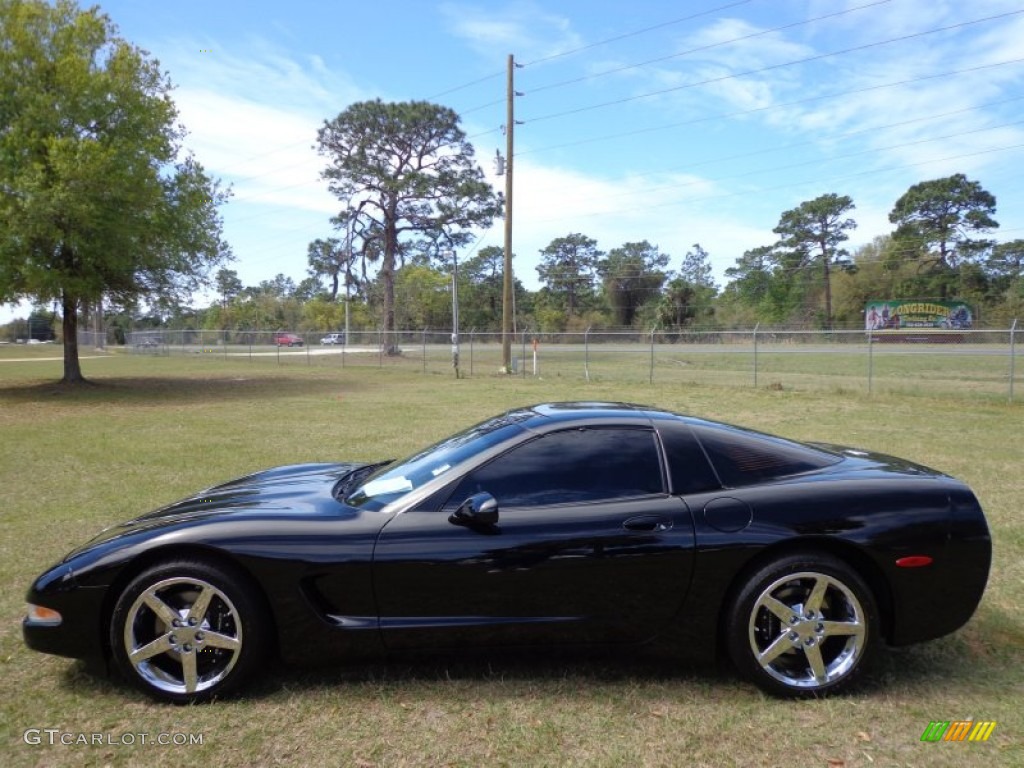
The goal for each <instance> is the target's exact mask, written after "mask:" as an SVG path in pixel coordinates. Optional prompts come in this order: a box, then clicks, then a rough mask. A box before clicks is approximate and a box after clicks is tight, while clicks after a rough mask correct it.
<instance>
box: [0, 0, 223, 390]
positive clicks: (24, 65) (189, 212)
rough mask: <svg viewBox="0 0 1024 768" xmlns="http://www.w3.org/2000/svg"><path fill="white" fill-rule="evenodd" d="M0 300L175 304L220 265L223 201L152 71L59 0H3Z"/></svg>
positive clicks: (153, 65) (73, 351)
mask: <svg viewBox="0 0 1024 768" xmlns="http://www.w3.org/2000/svg"><path fill="white" fill-rule="evenodd" d="M0 39H2V40H3V41H4V43H3V44H2V45H0V82H2V83H3V84H4V85H3V88H2V89H0V188H2V189H3V192H4V194H3V196H2V198H0V301H14V300H18V299H22V298H32V299H34V300H35V301H37V302H39V303H47V302H50V301H59V302H60V304H61V306H62V310H63V337H64V381H65V382H78V381H82V380H83V377H82V372H81V368H80V365H79V360H78V342H77V328H78V311H79V309H80V308H81V307H83V306H85V305H96V304H98V303H100V302H102V301H103V300H104V299H106V300H107V301H109V302H111V303H113V304H114V305H129V304H132V303H133V302H135V301H136V300H137V299H139V298H140V297H144V296H149V297H159V298H160V299H161V300H163V301H165V302H174V301H175V300H176V299H178V298H179V297H183V296H185V295H188V294H190V293H191V292H192V291H193V290H195V289H196V288H197V287H198V285H199V284H200V282H202V281H203V280H204V279H205V278H206V276H207V273H208V270H209V269H210V268H211V267H212V266H215V265H217V264H219V263H221V262H223V261H224V260H226V259H227V258H229V250H228V248H227V246H226V245H225V244H224V243H223V242H222V240H221V221H220V218H219V216H218V214H217V206H218V205H219V204H220V203H222V202H224V200H225V199H226V198H227V192H225V191H224V190H222V189H221V188H220V186H219V184H218V183H217V182H216V181H214V180H212V179H211V178H210V177H209V176H207V174H206V173H205V171H204V170H203V168H202V166H201V165H200V164H199V163H198V162H197V161H196V160H195V158H193V157H192V156H191V155H188V154H183V150H182V141H183V139H184V136H185V131H184V129H183V128H182V127H181V126H180V125H178V123H177V122H176V121H177V112H176V109H175V107H174V104H173V102H172V101H171V98H170V95H169V93H170V90H171V85H170V82H169V81H168V79H167V77H166V76H165V75H163V74H162V73H161V72H160V69H159V65H158V63H157V62H156V61H154V60H152V59H149V58H147V56H146V54H145V53H144V52H143V51H141V50H139V49H138V48H136V47H135V46H133V45H131V44H130V43H128V42H126V41H125V40H123V39H121V38H119V37H118V36H117V29H116V27H115V26H114V25H113V23H112V22H111V21H110V19H109V18H108V17H107V16H105V15H103V14H102V13H100V12H99V10H98V9H96V8H93V9H90V10H87V11H81V10H79V9H78V6H77V5H76V4H75V3H73V2H70V0H58V1H57V2H56V3H55V4H53V5H51V4H49V3H46V2H42V1H41V0H0Z"/></svg>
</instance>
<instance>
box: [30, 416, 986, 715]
mask: <svg viewBox="0 0 1024 768" xmlns="http://www.w3.org/2000/svg"><path fill="white" fill-rule="evenodd" d="M990 560H991V540H990V538H989V532H988V527H987V524H986V522H985V518H984V515H983V513H982V510H981V507H980V505H979V504H978V501H977V499H976V498H975V496H974V494H973V493H972V492H971V490H970V489H969V488H968V487H967V486H966V485H964V484H963V483H962V482H960V481H958V480H955V479H953V478H951V477H948V476H946V475H944V474H941V473H939V472H937V471H935V470H931V469H928V468H927V467H923V466H920V465H918V464H914V463H911V462H909V461H904V460H901V459H896V458H893V457H891V456H885V455H879V454H874V453H868V452H865V451H860V450H854V449H850V448H843V447H838V446H833V445H822V444H816V443H815V444H808V443H798V442H793V441H790V440H784V439H782V438H778V437H773V436H770V435H766V434H762V433H758V432H754V431H751V430H746V429H741V428H738V427H734V426H729V425H726V424H720V423H716V422H712V421H707V420H703V419H699V418H693V417H687V416H681V415H678V414H674V413H669V412H665V411H661V410H656V409H652V408H647V407H643V406H637V405H627V404H621V403H549V404H545V405H537V406H533V407H529V408H520V409H516V410H512V411H509V412H508V413H505V414H502V415H500V416H497V417H494V418H492V419H489V420H488V421H484V422H482V423H480V424H477V425H476V426H473V427H471V428H469V429H467V430H465V431H463V432H460V433H458V434H456V435H453V436H452V437H449V438H447V439H445V440H442V441H441V442H439V443H437V444H436V445H433V446H431V447H429V448H426V449H424V450H422V451H420V452H418V453H416V454H414V455H412V456H410V457H409V458H406V459H404V460H402V461H385V462H380V463H376V464H367V463H334V464H304V465H298V466H287V467H280V468H277V469H270V470H266V471H262V472H257V473H255V474H252V475H249V476H246V477H242V478H239V479H237V480H232V481H231V482H228V483H224V484H222V485H218V486H215V487H213V488H209V489H207V490H205V491H202V492H201V493H198V494H196V495H194V496H191V497H189V498H186V499H184V500H182V501H178V502H175V503H173V504H170V505H168V506H166V507H163V508H162V509H159V510H157V511H155V512H152V513H151V514H148V515H144V516H142V517H139V518H137V519H135V520H132V521H130V522H127V523H123V524H121V525H116V526H114V527H111V528H108V529H107V530H105V531H103V532H102V533H100V534H99V535H98V536H97V537H96V538H94V539H93V540H92V541H90V542H88V543H87V544H85V545H84V546H82V547H80V548H79V549H76V550H74V551H73V552H71V553H70V554H69V555H67V557H65V558H64V559H63V560H62V561H61V562H60V563H58V564H57V565H55V566H53V567H52V568H50V569H49V570H48V571H46V572H45V573H44V574H43V575H42V576H40V577H39V578H38V579H37V580H36V581H35V583H34V584H33V585H32V587H31V588H30V590H29V592H28V602H29V608H28V615H27V617H26V618H25V620H24V622H23V633H24V638H25V641H26V643H27V644H28V645H29V647H31V648H34V649H36V650H38V651H42V652H45V653H52V654H59V655H62V656H70V657H74V658H86V659H89V658H92V659H98V660H104V661H107V662H110V663H112V665H113V666H114V667H116V668H117V669H119V670H120V671H121V673H122V674H123V675H124V676H125V677H126V678H127V679H128V680H129V681H131V682H132V683H134V684H135V685H136V686H138V687H139V688H141V689H142V690H143V691H145V692H147V693H148V694H150V695H152V696H154V697H156V698H157V699H161V700H165V701H171V702H176V703H188V702H200V701H206V700H210V699H213V698H215V697H219V696H224V695H226V694H228V693H231V692H233V691H235V690H237V689H238V688H239V687H240V686H241V685H243V684H244V683H245V682H246V681H247V680H250V679H251V678H253V677H254V676H255V675H257V674H258V673H259V671H260V669H261V667H262V666H263V663H264V662H265V661H266V660H267V659H268V658H269V657H270V656H271V655H276V656H278V657H279V658H282V659H284V660H285V661H286V662H290V663H299V662H311V661H317V662H323V661H332V660H333V661H340V660H352V659H361V658H369V657H372V656H375V655H380V654H388V653H401V652H414V651H422V650H424V649H430V650H441V651H443V650H444V649H455V650H457V649H466V648H470V647H472V648H484V649H500V648H522V647H527V646H536V647H539V648H546V649H552V648H555V647H572V646H587V647H593V646H602V647H610V648H613V649H614V648H621V649H631V648H635V647H637V646H644V647H645V648H650V649H659V650H663V651H666V652H669V653H677V654H679V655H680V656H689V657H690V658H691V659H698V660H699V659H715V658H718V657H719V656H722V657H724V658H728V659H731V661H732V663H733V665H734V666H735V668H736V669H737V670H738V671H739V672H740V674H741V675H743V676H744V677H746V678H748V679H749V680H750V681H752V682H753V683H755V684H757V685H759V686H761V687H762V688H764V689H765V690H767V691H769V692H770V693H773V694H776V695H781V696H790V697H815V696H823V695H826V694H830V693H835V692H838V691H841V690H845V689H847V688H848V687H849V686H851V685H852V684H854V683H855V682H856V681H857V679H858V678H859V677H860V676H861V674H862V672H863V670H864V668H865V666H866V665H867V664H868V662H869V661H870V659H871V656H872V654H873V652H874V651H875V649H876V648H877V647H878V646H879V645H880V644H881V643H883V642H885V643H888V644H891V645H895V646H899V645H906V644H910V643H917V642H921V641H925V640H930V639H932V638H937V637H940V636H942V635H946V634H948V633H950V632H953V631H954V630H956V629H958V628H959V627H961V626H962V625H963V624H964V623H966V622H967V621H968V620H969V619H970V617H971V615H972V614H973V613H974V611H975V609H976V607H977V605H978V603H979V601H980V600H981V596H982V593H983V591H984V589H985V584H986V581H987V579H988V572H989V564H990Z"/></svg>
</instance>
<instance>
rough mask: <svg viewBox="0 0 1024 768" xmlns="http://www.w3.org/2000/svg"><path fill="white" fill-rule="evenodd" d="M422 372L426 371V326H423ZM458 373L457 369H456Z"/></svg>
mask: <svg viewBox="0 0 1024 768" xmlns="http://www.w3.org/2000/svg"><path fill="white" fill-rule="evenodd" d="M423 372H424V373H426V372H427V326H423ZM456 373H458V369H456Z"/></svg>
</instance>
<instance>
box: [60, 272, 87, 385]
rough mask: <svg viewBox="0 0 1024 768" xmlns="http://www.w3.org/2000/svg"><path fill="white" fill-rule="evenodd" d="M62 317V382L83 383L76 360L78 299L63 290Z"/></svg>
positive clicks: (80, 370) (80, 369) (79, 365)
mask: <svg viewBox="0 0 1024 768" xmlns="http://www.w3.org/2000/svg"><path fill="white" fill-rule="evenodd" d="M62 303H63V306H64V319H63V321H62V323H61V327H62V329H63V331H64V378H63V379H61V382H62V383H63V384H83V383H85V377H84V376H83V375H82V366H81V364H80V363H79V362H78V300H77V299H76V298H75V297H74V296H72V295H70V294H69V293H67V291H65V292H64V294H63V296H62Z"/></svg>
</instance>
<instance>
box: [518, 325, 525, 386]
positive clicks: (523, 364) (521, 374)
mask: <svg viewBox="0 0 1024 768" xmlns="http://www.w3.org/2000/svg"><path fill="white" fill-rule="evenodd" d="M522 339H523V354H522V357H521V359H522V365H520V368H522V369H523V370H522V372H521V373H520V374H519V375H520V377H521V378H523V379H525V378H526V329H525V328H524V329H523V336H522Z"/></svg>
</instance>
